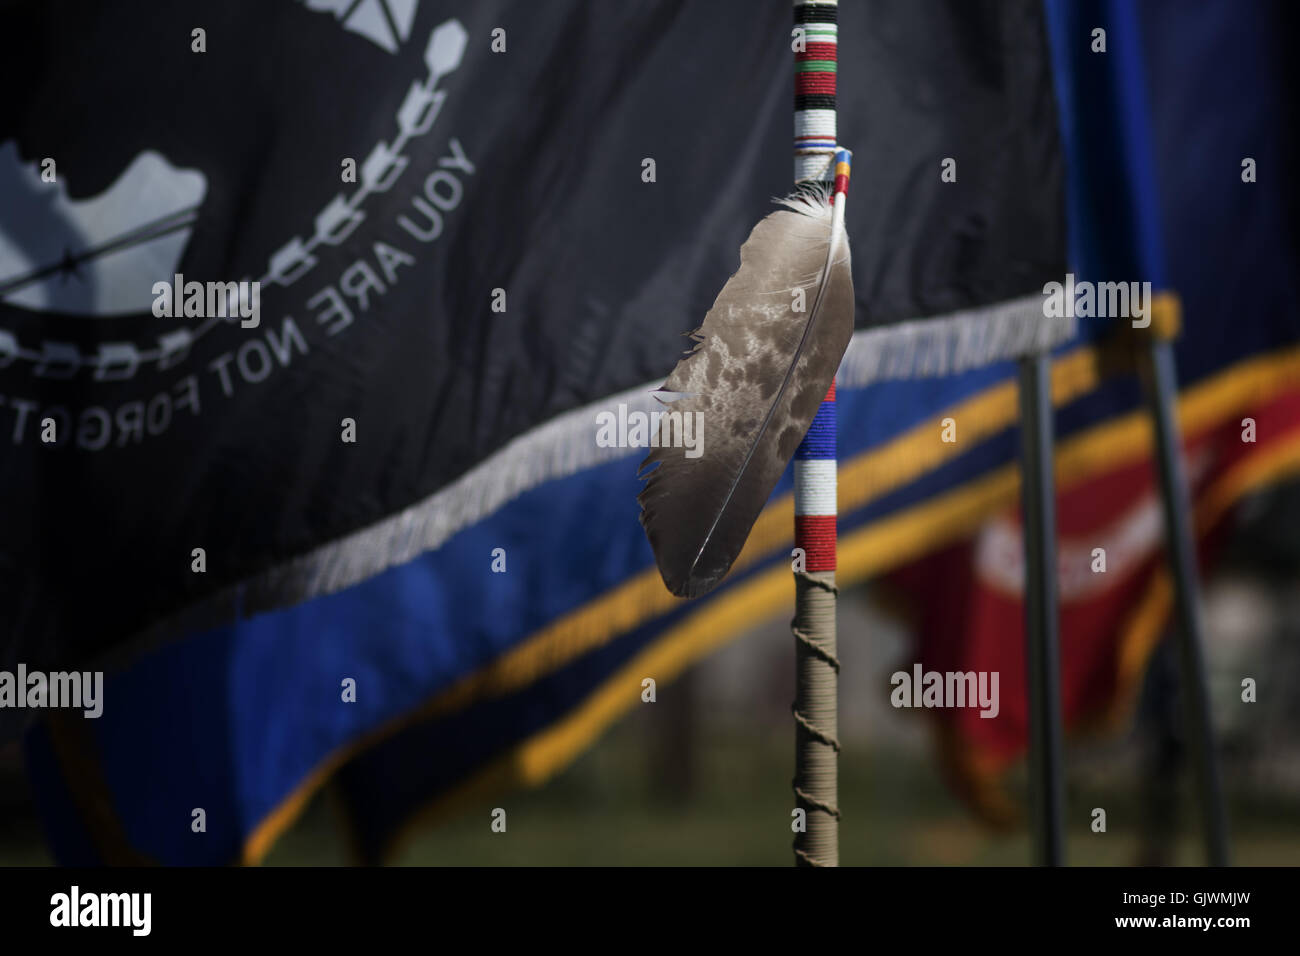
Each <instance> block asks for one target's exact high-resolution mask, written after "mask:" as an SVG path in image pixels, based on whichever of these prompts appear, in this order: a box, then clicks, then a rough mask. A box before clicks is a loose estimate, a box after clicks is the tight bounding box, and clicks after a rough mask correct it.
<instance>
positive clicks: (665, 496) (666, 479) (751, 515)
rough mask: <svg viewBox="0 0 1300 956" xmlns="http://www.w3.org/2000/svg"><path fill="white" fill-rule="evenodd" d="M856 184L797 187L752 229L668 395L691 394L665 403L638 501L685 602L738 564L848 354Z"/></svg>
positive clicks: (666, 574) (662, 563) (662, 566)
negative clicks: (692, 440)
mask: <svg viewBox="0 0 1300 956" xmlns="http://www.w3.org/2000/svg"><path fill="white" fill-rule="evenodd" d="M847 180H848V177H847V175H843V176H841V177H840V178H839V179H837V181H836V184H835V190H834V192H831V191H830V190H828V189H827V188H825V187H813V188H805V189H803V190H802V191H799V192H796V193H795V194H794V195H793V196H791V197H789V198H787V199H784V200H781V201H780V202H781V205H782V206H783V208H782V209H779V210H777V211H776V212H774V213H772V214H771V215H769V216H767V217H766V218H765V219H763V220H762V221H761V222H759V224H758V225H757V226H755V227H754V230H753V232H751V233H750V234H749V238H748V239H747V240H746V241H745V244H744V245H743V246H742V247H741V250H740V269H739V270H738V271H737V272H736V274H735V275H733V276H732V277H731V279H730V280H728V282H727V284H726V285H725V286H723V289H722V292H720V293H719V294H718V298H717V299H716V301H714V303H713V308H711V309H710V310H709V312H708V314H707V315H706V316H705V317H704V323H703V325H701V327H700V328H699V329H697V330H696V331H695V333H694V334H693V338H694V339H695V341H696V345H695V348H694V349H693V350H692V351H690V352H688V353H687V354H686V356H685V357H684V358H682V360H681V361H680V362H678V363H677V367H676V368H675V369H673V372H672V374H671V375H669V376H668V379H667V380H666V381H665V382H664V384H663V386H662V388H661V389H660V391H663V392H677V393H681V395H682V397H680V398H677V399H675V400H673V401H669V402H665V403H664V404H665V406H666V407H667V408H668V414H665V415H664V416H663V417H662V418H661V419H660V431H659V436H658V437H659V443H658V444H659V447H657V448H653V449H652V450H651V452H650V454H649V455H648V456H647V457H646V459H645V461H643V462H642V463H641V470H640V474H641V476H642V477H643V478H645V481H646V483H645V487H644V488H643V489H642V491H641V494H640V495H639V497H638V499H637V500H638V501H639V502H640V503H641V524H642V525H643V526H644V528H645V531H646V536H647V537H648V538H649V539H650V546H651V547H652V548H653V549H654V553H655V560H656V562H657V563H658V565H659V571H660V573H661V574H662V575H663V579H664V584H666V585H667V586H668V590H670V591H671V592H672V593H673V594H676V595H679V596H681V597H696V596H698V595H701V594H705V593H707V592H708V591H710V590H712V589H713V587H714V586H716V585H717V584H718V582H719V581H721V580H722V578H723V577H724V576H725V575H726V573H727V571H728V570H729V569H730V568H731V565H732V563H733V562H734V561H735V560H736V557H737V556H738V555H739V554H740V549H741V548H742V547H743V546H744V544H745V539H746V538H748V537H749V531H750V529H751V528H752V527H753V525H754V522H755V521H756V520H757V519H758V515H759V512H760V511H762V510H763V505H764V504H766V503H767V499H768V497H769V496H770V495H771V493H772V489H773V488H775V487H776V483H777V481H778V480H780V478H781V474H782V472H784V471H785V466H786V464H787V463H788V462H789V461H790V458H791V457H792V456H793V455H794V452H795V449H796V448H797V447H798V445H799V442H800V441H801V440H802V439H803V436H804V433H805V432H807V430H808V427H809V425H811V424H812V420H813V418H814V416H815V415H816V414H817V409H818V408H819V407H820V405H821V402H822V399H823V398H824V397H825V396H826V392H827V390H828V389H829V388H830V385H831V381H832V379H833V378H834V376H835V371H836V369H837V368H838V367H839V364H840V359H841V358H842V357H843V355H844V350H845V349H846V348H847V347H848V344H849V339H850V338H851V336H852V334H853V277H852V274H851V270H850V262H849V242H848V235H847V233H846V232H845V229H844V205H845V195H844V191H845V190H846V189H847ZM832 199H833V200H834V201H833V202H832ZM678 412H680V413H681V415H680V417H679V416H677V415H676V414H674V413H678ZM696 413H698V414H696ZM688 415H689V416H692V419H691V420H692V421H693V422H694V423H697V427H698V429H699V431H698V433H697V435H696V444H695V446H694V448H693V449H692V454H696V455H697V457H687V455H686V454H684V451H685V450H684V449H683V448H682V447H680V446H681V445H682V444H683V441H682V436H681V427H682V424H683V423H684V422H685V421H686V417H687V416H688ZM674 429H676V430H677V435H676V436H674V435H673V430H674ZM674 437H675V439H676V440H674ZM674 444H676V445H677V446H678V447H673V446H674Z"/></svg>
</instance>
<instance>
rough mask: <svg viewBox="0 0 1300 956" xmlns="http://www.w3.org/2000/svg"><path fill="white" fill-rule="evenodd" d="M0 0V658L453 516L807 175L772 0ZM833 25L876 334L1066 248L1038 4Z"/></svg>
mask: <svg viewBox="0 0 1300 956" xmlns="http://www.w3.org/2000/svg"><path fill="white" fill-rule="evenodd" d="M0 10H2V11H3V12H2V13H0V17H2V18H3V19H2V21H0V72H2V73H3V80H4V89H6V90H7V91H8V94H7V95H6V98H5V99H6V102H5V104H4V106H3V107H0V494H2V498H0V501H2V502H3V504H2V505H0V635H3V638H2V640H3V643H2V644H0V667H12V666H13V665H14V664H15V663H16V662H20V661H21V662H24V663H25V664H26V665H27V666H28V667H46V668H49V667H56V666H74V665H83V664H86V663H89V662H92V661H96V660H104V659H105V658H106V655H108V656H111V655H109V654H108V652H112V651H116V650H122V649H124V648H129V647H133V646H136V645H137V643H138V642H140V641H145V640H148V639H150V638H151V637H157V636H160V635H164V634H168V633H178V632H181V631H184V630H186V629H192V628H195V627H200V626H205V625H209V624H213V623H217V622H221V621H227V620H230V619H232V618H233V617H235V616H237V615H239V614H249V613H254V612H256V611H258V610H261V609H264V608H270V607H274V606H278V605H282V604H285V603H289V602H292V601H296V600H301V599H303V598H305V597H309V596H311V595H313V594H317V593H324V592H328V591H331V590H335V589H337V588H340V587H344V586H346V585H348V584H351V583H353V582H355V581H357V580H360V579H361V578H363V577H364V576H366V575H368V574H372V573H375V572H376V571H379V570H382V569H383V568H384V567H387V566H389V565H390V564H392V563H394V562H397V561H401V560H406V559H408V558H410V557H412V556H414V555H415V554H418V553H419V552H420V551H422V550H425V549H427V548H430V547H436V546H437V544H438V543H439V542H440V541H441V540H445V538H446V536H447V535H448V534H450V533H452V532H454V530H455V529H456V528H458V527H463V526H464V525H465V524H466V523H468V522H471V521H473V520H475V519H476V518H478V517H481V516H482V512H483V510H484V508H490V503H489V504H488V505H483V504H481V503H480V504H478V505H474V504H472V501H473V499H472V496H462V497H460V498H440V497H439V495H441V494H444V493H446V492H448V489H453V488H454V487H455V485H456V482H457V481H461V480H463V479H464V478H465V476H466V475H467V473H470V471H471V469H472V468H473V467H474V466H475V465H476V464H478V463H480V462H482V461H483V460H484V459H485V458H486V457H487V456H488V455H490V454H492V453H494V452H495V451H497V450H499V449H501V448H502V447H503V446H505V445H506V444H507V443H508V442H510V441H511V440H512V439H514V438H517V437H518V436H520V435H524V434H526V433H528V432H529V431H530V430H532V429H534V428H536V427H537V426H539V425H541V424H543V423H545V422H547V421H549V420H551V419H553V418H555V417H556V416H557V415H560V414H561V413H564V412H566V411H569V410H572V409H575V408H578V407H581V406H583V405H585V404H588V403H591V402H594V401H596V400H599V399H601V398H603V397H607V396H610V395H613V394H615V393H618V392H620V391H622V390H627V389H632V388H636V387H638V386H641V385H644V384H645V383H648V382H652V381H654V380H656V379H658V378H661V377H662V376H663V375H665V374H666V373H667V372H668V370H670V369H671V368H672V366H673V364H674V363H675V361H676V359H677V357H678V356H679V354H680V352H681V349H682V345H683V340H682V338H681V334H682V333H683V332H684V331H688V330H689V329H691V328H692V327H694V326H695V325H696V324H698V322H699V319H700V318H701V317H702V316H703V314H704V312H705V311H706V310H707V307H708V305H709V304H710V302H711V301H712V299H713V296H714V294H715V293H716V291H717V289H718V288H720V287H721V286H722V284H723V282H724V281H725V279H726V277H727V276H728V275H729V274H730V273H731V272H732V271H734V269H735V267H736V261H735V255H736V249H738V248H739V246H740V243H741V241H742V240H743V238H744V236H745V234H746V233H747V231H748V229H749V228H750V226H751V225H752V223H753V222H755V221H756V220H757V219H758V218H759V217H760V216H761V215H762V214H764V213H765V212H767V211H769V210H770V208H771V206H770V198H771V197H772V196H774V195H779V194H781V193H784V192H785V191H786V190H787V189H788V185H789V179H790V167H791V156H790V135H791V100H790V97H791V89H792V81H791V56H790V31H791V26H790V22H789V18H790V8H789V6H788V4H781V3H772V4H753V3H746V2H740V0H736V2H730V3H702V2H669V0H665V2H661V3H641V4H609V3H598V2H580V0H553V2H547V3H545V4H540V3H531V2H516V3H510V2H504V0H484V2H474V3H468V2H463V3H453V2H439V0H400V2H399V0H365V2H361V3H353V2H346V3H345V2H332V0H263V2H259V3H227V2H217V0H192V2H188V3H185V4H174V3H162V2H158V3H129V2H125V0H122V2H107V0H105V2H98V3H78V2H72V0H18V2H7V3H4V4H3V5H0ZM497 28H501V29H503V30H504V31H505V34H504V37H505V39H506V49H505V52H494V51H493V48H492V33H493V30H495V29H497ZM199 31H201V32H199ZM840 31H841V32H840V44H841V49H842V50H844V51H845V57H844V59H843V61H842V62H841V64H840V77H839V89H840V96H839V110H840V119H839V126H840V131H841V138H842V139H843V140H844V142H845V144H846V145H848V146H850V147H851V148H853V149H854V150H855V154H856V162H855V173H854V186H853V202H852V205H851V212H850V232H851V236H852V243H853V249H854V273H855V275H854V280H855V281H854V285H855V287H856V289H857V313H856V321H857V324H858V327H859V328H877V329H879V330H885V331H886V332H887V331H888V330H889V329H891V328H892V327H893V326H894V324H896V323H901V322H903V321H904V320H913V319H926V318H927V317H934V316H938V317H942V316H950V315H951V314H952V313H954V312H960V311H961V310H974V311H973V312H971V313H970V315H969V316H967V318H969V319H970V321H976V320H978V319H979V310H980V309H981V308H983V307H986V306H995V305H998V304H1004V303H1006V302H1010V301H1013V300H1016V299H1017V298H1018V297H1023V296H1026V295H1028V294H1031V293H1033V292H1035V291H1037V290H1038V289H1040V288H1041V286H1042V283H1043V282H1044V281H1046V280H1047V279H1050V278H1053V277H1056V276H1059V275H1060V273H1061V272H1062V271H1063V265H1062V263H1063V259H1064V255H1063V226H1062V209H1061V195H1060V193H1061V174H1062V170H1061V158H1060V149H1059V144H1058V141H1057V132H1056V121H1055V111H1054V107H1053V101H1052V94H1051V80H1050V71H1049V66H1048V62H1047V52H1046V43H1045V39H1044V35H1043V25H1042V23H1041V14H1040V11H1039V7H1038V4H1037V3H1034V2H1028V0H1025V2H1007V3H1000V2H984V3H979V2H975V3H971V2H962V0H944V2H940V0H927V2H922V3H889V2H879V3H868V2H854V3H846V4H844V5H843V9H842V12H841V25H840ZM945 157H955V158H956V160H957V164H958V170H959V171H958V176H957V181H956V182H944V181H943V180H942V178H941V169H942V161H943V159H944V158H945ZM647 158H651V159H653V160H654V161H655V168H656V176H655V180H654V182H646V181H644V180H643V178H642V175H641V173H642V170H643V169H644V168H645V167H644V165H643V161H644V160H645V159H647ZM349 161H351V162H349ZM178 284H179V288H177V287H176V286H177V285H178ZM498 290H500V291H499V292H498ZM502 301H503V302H504V304H505V308H504V311H497V310H494V309H493V304H494V302H502ZM223 305H224V306H225V307H226V308H224V309H222V306H223ZM254 305H255V306H256V308H255V309H254ZM1003 311H1005V309H1004V310H1003ZM223 312H224V313H225V314H222V313H223ZM254 313H256V314H255V315H254ZM254 321H255V322H256V324H254ZM917 324H918V323H909V325H910V326H916V325H917ZM919 324H920V325H921V326H924V325H925V323H919ZM890 334H892V333H890ZM909 334H911V333H909ZM887 338H888V335H885V338H882V339H880V340H879V341H880V342H884V341H885V339H887ZM877 344H879V342H878V343H877ZM886 344H887V343H886ZM850 354H851V355H852V354H853V350H852V348H851V350H850ZM987 357H988V358H990V359H991V358H996V357H1000V356H999V355H996V354H990V355H988V356H987ZM910 372H911V370H910V369H908V368H901V367H900V368H895V370H894V372H893V373H892V374H910ZM349 423H350V427H351V428H352V430H353V431H352V437H354V438H355V441H347V440H345V439H346V438H347V436H348V428H349ZM545 477H547V476H546V475H538V476H537V478H536V480H539V481H540V480H542V479H543V478H545ZM467 501H468V502H471V503H470V504H466V502H467ZM476 509H477V510H476ZM200 549H201V550H200ZM199 568H202V569H203V570H202V571H199V570H197V569H199Z"/></svg>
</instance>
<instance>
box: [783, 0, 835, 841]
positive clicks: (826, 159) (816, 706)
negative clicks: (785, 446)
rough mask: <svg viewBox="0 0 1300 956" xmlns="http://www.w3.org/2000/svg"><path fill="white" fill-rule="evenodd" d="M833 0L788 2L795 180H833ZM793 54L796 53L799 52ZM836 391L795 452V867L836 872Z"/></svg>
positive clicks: (833, 391)
mask: <svg viewBox="0 0 1300 956" xmlns="http://www.w3.org/2000/svg"><path fill="white" fill-rule="evenodd" d="M836 14H837V5H836V0H796V2H795V4H794V22H795V29H796V34H795V35H796V38H797V37H799V35H800V31H801V32H802V39H803V43H798V42H796V43H794V44H793V46H794V48H795V67H794V68H795V75H794V179H795V183H796V184H798V183H801V182H824V183H830V182H832V181H833V180H834V177H835V147H836V132H837V131H836V123H835V64H836V51H837V34H838V30H837V26H836V23H837V20H836ZM801 47H802V49H801ZM835 470H836V463H835V384H834V382H832V383H831V387H830V391H829V392H827V394H826V400H825V401H823V402H822V405H821V408H820V409H819V410H818V412H817V417H816V419H815V420H814V421H813V423H812V426H811V427H810V428H809V429H808V434H807V435H806V436H805V437H804V440H803V442H802V443H801V444H800V445H799V448H798V450H797V451H796V452H795V462H794V514H795V518H794V539H795V547H796V548H799V549H802V551H803V553H804V562H805V564H804V569H803V570H798V569H797V567H798V566H797V565H796V571H795V615H794V621H793V622H792V624H791V629H792V630H793V632H794V636H795V699H794V707H793V710H794V719H795V761H794V783H793V786H794V794H795V800H796V806H797V808H798V809H800V810H803V811H804V814H805V818H804V820H803V821H802V824H803V828H802V829H800V828H799V826H798V821H796V828H795V839H794V855H795V863H796V864H798V865H802V866H838V865H839V858H840V853H839V819H840V811H839V798H838V775H839V749H840V745H839V740H838V739H837V737H836V734H837V733H838V718H837V711H838V704H839V668H840V664H839V659H838V658H837V657H836V648H835V598H836V588H835V515H836V501H835V487H836V481H835V477H836V475H835Z"/></svg>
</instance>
